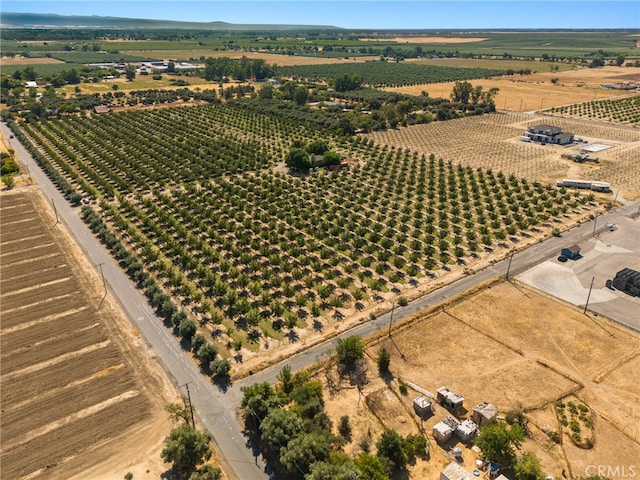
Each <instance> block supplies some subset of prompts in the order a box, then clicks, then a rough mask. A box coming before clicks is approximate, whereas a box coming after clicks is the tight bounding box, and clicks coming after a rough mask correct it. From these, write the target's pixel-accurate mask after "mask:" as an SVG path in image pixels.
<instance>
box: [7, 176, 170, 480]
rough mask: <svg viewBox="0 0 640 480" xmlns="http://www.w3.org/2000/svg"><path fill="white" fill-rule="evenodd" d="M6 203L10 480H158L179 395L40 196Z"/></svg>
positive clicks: (17, 193) (12, 197) (23, 194)
mask: <svg viewBox="0 0 640 480" xmlns="http://www.w3.org/2000/svg"><path fill="white" fill-rule="evenodd" d="M1 203H2V207H1V213H2V216H1V224H0V227H1V233H0V247H1V250H0V259H1V261H2V263H1V264H0V275H1V278H2V280H1V282H2V284H1V288H2V304H1V305H0V314H1V315H2V325H1V330H0V333H1V335H0V342H1V345H0V346H1V350H0V351H1V358H0V360H1V363H0V365H1V367H0V379H1V381H2V389H1V391H0V401H1V403H2V417H1V419H0V428H1V430H2V448H1V450H0V459H1V461H2V477H3V478H29V479H31V478H34V479H37V478H48V479H49V478H51V479H63V478H64V479H68V478H114V479H116V478H118V479H120V478H123V476H124V475H125V473H127V472H128V471H132V472H135V478H148V479H151V478H159V476H160V475H161V474H162V472H163V471H165V470H166V467H165V466H164V465H163V464H162V461H161V459H160V449H161V447H162V442H163V441H164V438H165V437H166V435H167V434H168V432H169V430H170V428H171V425H170V422H169V419H168V418H167V415H166V413H165V412H164V409H163V407H164V405H165V404H166V403H168V402H169V401H174V400H175V398H176V392H175V391H174V389H173V388H172V386H171V384H170V382H169V380H168V379H167V378H166V376H165V374H164V372H163V371H162V370H161V368H160V366H159V365H158V364H157V363H155V361H154V360H152V359H151V357H150V355H149V352H148V351H147V348H146V347H145V345H144V344H142V342H141V341H140V339H138V338H137V337H136V336H135V335H133V332H132V329H131V327H130V326H129V324H128V323H127V322H126V321H125V320H124V318H123V317H122V314H121V313H120V312H119V311H118V309H117V307H115V305H114V304H112V301H111V299H107V300H106V301H105V302H104V304H103V305H102V307H101V308H100V309H98V306H99V304H100V300H101V298H100V295H99V294H98V293H97V292H98V291H99V290H100V289H98V288H94V287H96V286H98V285H99V284H100V280H99V279H98V278H97V275H96V272H95V269H93V268H91V267H90V266H89V265H87V264H86V261H85V260H84V258H83V257H82V255H81V252H79V251H78V249H77V246H75V244H74V243H72V241H71V240H70V239H69V237H68V234H67V233H66V232H65V231H64V229H63V227H62V225H60V224H57V225H55V218H53V215H52V213H51V212H50V208H49V206H48V204H47V203H46V201H45V200H44V198H42V196H41V194H40V193H39V191H37V190H33V189H29V188H26V189H19V190H14V191H10V192H3V194H2V202H1ZM21 239H22V240H21ZM80 279H82V281H81V280H80ZM87 472H90V473H87Z"/></svg>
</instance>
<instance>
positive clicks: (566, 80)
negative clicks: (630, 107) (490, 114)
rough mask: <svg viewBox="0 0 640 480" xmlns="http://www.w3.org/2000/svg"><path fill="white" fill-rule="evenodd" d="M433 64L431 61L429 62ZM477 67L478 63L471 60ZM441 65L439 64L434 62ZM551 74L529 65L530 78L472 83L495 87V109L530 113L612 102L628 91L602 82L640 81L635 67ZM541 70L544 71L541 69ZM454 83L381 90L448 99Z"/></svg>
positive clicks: (490, 64)
mask: <svg viewBox="0 0 640 480" xmlns="http://www.w3.org/2000/svg"><path fill="white" fill-rule="evenodd" d="M443 61H446V62H447V63H445V65H450V66H455V65H456V64H458V65H460V64H463V62H464V60H462V59H460V60H458V61H452V60H443ZM431 62H433V61H430V63H431ZM473 62H474V63H473V64H474V65H477V62H478V61H477V60H475V61H473ZM482 62H483V63H485V62H486V64H487V67H486V68H500V67H499V65H502V61H500V60H486V61H485V60H482ZM436 64H438V65H439V64H440V63H436ZM557 65H559V68H560V70H559V71H557V72H551V71H549V70H548V69H550V68H551V65H547V64H546V63H543V62H531V66H530V67H529V68H530V69H531V70H532V71H536V70H537V73H532V74H530V75H518V74H516V75H512V76H505V77H498V78H482V79H477V80H471V83H472V84H473V85H474V86H482V87H483V89H484V90H485V91H488V90H489V89H491V88H498V89H499V92H498V94H497V95H496V98H495V103H496V108H497V109H498V110H509V111H515V112H530V111H539V110H544V109H548V108H550V107H558V106H562V105H570V104H573V103H582V102H590V101H593V100H603V99H615V98H618V97H626V96H629V91H628V90H613V89H606V88H604V87H602V84H604V83H620V82H623V81H624V82H633V81H636V82H638V81H640V68H638V67H611V66H606V67H600V68H584V67H577V66H575V65H574V66H572V68H571V69H567V70H564V69H563V64H557ZM543 69H544V70H543ZM453 86H454V82H444V83H436V84H431V85H408V86H403V87H393V88H391V87H386V88H384V90H387V91H392V92H398V93H407V94H410V95H420V94H421V92H422V91H426V92H427V93H428V94H429V96H430V97H433V98H447V97H448V96H449V94H450V93H451V90H452V89H453Z"/></svg>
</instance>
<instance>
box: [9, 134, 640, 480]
mask: <svg viewBox="0 0 640 480" xmlns="http://www.w3.org/2000/svg"><path fill="white" fill-rule="evenodd" d="M0 129H1V130H2V132H3V133H4V134H5V136H6V137H7V138H9V135H10V131H9V129H8V128H7V126H6V124H4V123H3V124H0ZM11 146H12V148H13V149H14V150H15V151H16V154H17V155H18V157H19V158H20V160H21V161H22V163H23V164H25V165H27V166H28V167H29V172H30V174H31V176H32V177H33V179H34V180H35V182H36V183H37V184H38V185H39V188H40V189H41V190H42V192H43V193H44V195H45V197H47V198H48V199H50V200H51V201H52V202H53V203H54V204H55V207H56V211H57V214H58V217H59V218H60V220H61V221H62V222H63V223H64V224H65V226H66V227H67V228H68V229H69V230H70V232H71V234H72V235H73V237H74V238H75V240H76V241H77V243H78V244H79V246H80V247H81V248H82V250H83V251H84V253H85V254H86V255H87V257H88V259H89V261H91V262H92V263H93V264H94V265H98V264H102V269H103V273H104V277H105V280H106V281H107V283H108V285H109V291H110V293H111V294H112V295H113V296H114V297H115V298H117V300H118V301H119V303H120V304H121V306H122V308H123V310H124V312H125V313H126V314H127V316H128V318H129V320H130V321H131V323H132V324H133V325H134V326H135V327H136V328H138V330H139V331H140V332H141V334H142V336H143V338H144V339H145V340H146V342H147V343H148V344H149V345H150V347H151V348H152V349H153V351H154V352H155V354H156V355H157V357H158V359H159V360H160V362H161V363H162V365H163V366H164V368H165V369H166V371H167V372H168V373H169V374H170V375H171V376H172V378H173V380H174V381H175V384H176V385H177V386H181V385H184V384H186V383H187V382H190V383H189V389H190V395H191V400H192V403H193V405H194V407H195V410H196V412H197V414H198V417H199V419H200V420H201V422H202V424H203V425H204V427H205V428H206V429H207V430H208V431H209V432H210V433H211V434H212V436H213V437H214V439H215V441H216V443H217V445H218V447H219V449H220V452H221V453H222V455H223V456H224V458H225V460H226V462H227V463H228V464H229V466H230V467H231V468H232V470H233V472H234V473H235V475H236V477H237V478H239V479H241V480H253V479H256V480H258V479H265V478H268V475H267V474H266V473H264V464H263V463H262V461H261V459H260V458H257V457H255V456H254V455H253V453H252V451H251V450H250V449H249V448H247V446H246V438H245V437H244V436H243V434H242V428H241V426H240V425H239V423H238V421H237V419H236V415H235V410H236V408H237V406H238V404H239V402H240V399H241V395H242V394H241V391H240V388H241V387H242V386H244V385H247V384H252V383H255V382H262V381H267V382H270V383H272V382H275V381H276V377H277V374H278V372H279V371H280V369H281V367H282V366H281V365H274V366H272V367H270V368H267V369H265V370H263V371H261V372H257V373H256V374H254V375H252V376H251V377H249V378H247V379H244V380H242V381H239V382H236V383H235V384H234V385H233V386H231V387H230V388H229V389H228V390H227V391H226V393H225V392H221V391H220V390H219V389H218V388H217V387H216V386H214V385H213V384H212V383H211V381H210V380H209V379H208V378H207V377H205V376H203V375H202V374H201V373H200V371H199V369H198V367H197V366H196V365H195V363H194V362H193V361H192V360H191V358H190V357H189V355H188V354H187V353H186V352H184V351H183V350H182V349H181V348H180V346H179V343H178V340H177V339H176V338H175V337H174V336H173V335H172V334H171V333H170V332H169V331H168V330H167V328H166V327H165V326H164V324H163V322H162V320H161V319H159V318H158V317H156V315H155V314H154V312H153V310H152V309H151V308H149V306H148V304H147V301H146V298H145V297H144V296H143V295H142V293H141V292H139V291H138V290H137V289H136V288H135V286H134V285H133V283H132V282H131V281H130V280H129V278H128V277H127V276H126V275H125V274H124V272H123V271H122V270H121V269H120V267H119V265H118V264H117V262H116V261H115V260H114V259H113V258H112V257H111V256H110V255H109V253H108V252H107V251H106V250H105V248H104V247H103V246H102V245H101V244H100V243H99V242H98V241H97V240H96V238H95V237H94V236H93V234H92V233H91V231H90V230H89V229H88V228H87V227H86V225H85V224H84V223H83V222H82V220H81V219H80V217H79V208H73V207H71V206H70V205H69V204H68V203H67V202H66V201H65V199H64V197H63V196H62V195H61V194H60V193H59V192H58V190H57V189H56V188H55V187H54V185H53V184H52V183H51V181H50V180H49V178H48V177H47V176H46V175H45V174H44V172H43V171H42V170H41V169H40V168H39V167H38V166H37V164H36V163H35V162H34V160H33V159H32V158H31V156H30V155H29V154H28V153H27V152H26V151H25V149H24V148H23V147H22V145H21V144H20V143H19V142H18V141H17V140H16V139H12V140H11ZM638 205H639V203H638V202H637V203H635V204H631V205H628V206H626V207H624V208H623V209H619V210H616V211H612V212H608V213H605V214H603V215H600V216H599V217H598V225H599V226H601V228H604V227H605V225H606V224H607V223H615V217H616V216H618V215H629V214H631V213H635V212H636V211H637V210H638ZM593 229H594V228H593V221H591V222H586V223H584V224H582V225H580V226H578V227H575V228H573V229H571V230H570V231H568V232H565V233H564V234H563V236H562V238H551V239H549V240H547V241H545V242H542V243H539V244H537V245H534V246H532V247H531V248H529V249H527V250H525V251H523V252H521V253H519V254H516V255H515V256H514V257H513V260H512V264H511V270H510V274H511V275H515V274H516V273H518V272H520V271H523V270H525V269H526V268H528V267H530V266H532V265H535V264H537V263H539V262H541V261H544V260H547V259H549V258H552V257H555V256H557V254H558V252H559V251H560V249H561V248H562V247H563V246H566V245H568V244H572V243H580V241H581V240H583V239H584V238H587V237H589V236H590V235H592V234H593ZM507 266H508V260H504V261H501V262H498V263H496V264H494V265H492V266H490V267H488V268H486V269H484V270H481V271H480V272H477V273H475V274H473V275H469V276H467V277H465V278H463V279H461V280H459V281H457V282H455V283H453V284H451V285H448V286H444V287H442V288H440V289H438V290H436V291H434V292H432V293H430V294H428V295H426V296H424V297H423V298H421V299H419V300H416V301H414V302H412V303H411V304H409V305H407V306H405V307H397V308H396V309H395V311H394V323H395V321H400V320H402V319H403V318H406V317H409V316H411V315H413V314H414V313H416V312H418V311H420V310H422V309H423V308H425V307H427V306H431V305H434V304H437V303H440V302H442V301H445V300H448V299H450V298H452V297H454V296H456V295H458V294H461V293H463V292H465V291H467V290H469V289H470V288H473V287H475V286H477V285H479V284H481V283H483V282H485V281H487V280H490V279H491V278H494V277H496V276H501V275H504V274H505V273H506V271H507ZM389 320H390V314H389V313H387V314H385V315H381V316H380V317H379V318H377V319H376V320H373V321H369V322H365V323H362V324H360V325H358V326H356V327H354V328H353V329H351V330H349V331H348V332H344V333H342V334H341V335H340V336H339V337H335V338H333V339H331V340H329V341H327V342H325V343H323V344H320V345H317V346H315V347H312V348H310V349H308V350H306V351H304V352H302V353H300V354H297V355H294V356H293V357H291V358H290V359H288V360H287V363H288V364H289V365H291V368H292V370H294V371H297V370H299V369H301V368H304V367H306V366H308V365H310V364H312V363H313V362H315V361H317V360H319V359H321V358H322V357H323V356H324V355H325V353H326V351H327V350H328V349H331V348H335V344H336V342H337V339H338V338H341V337H345V336H348V335H361V336H363V337H364V336H367V335H370V334H372V333H375V332H376V331H378V330H381V329H384V328H388V325H389Z"/></svg>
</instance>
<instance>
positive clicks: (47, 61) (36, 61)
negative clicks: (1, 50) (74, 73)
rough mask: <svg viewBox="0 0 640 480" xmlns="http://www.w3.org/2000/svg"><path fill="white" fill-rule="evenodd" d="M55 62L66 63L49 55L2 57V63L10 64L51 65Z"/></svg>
mask: <svg viewBox="0 0 640 480" xmlns="http://www.w3.org/2000/svg"><path fill="white" fill-rule="evenodd" d="M54 63H64V62H63V61H62V60H58V59H57V58H47V57H33V58H32V57H2V64H3V65H6V66H9V65H51V64H54Z"/></svg>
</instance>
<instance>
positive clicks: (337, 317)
mask: <svg viewBox="0 0 640 480" xmlns="http://www.w3.org/2000/svg"><path fill="white" fill-rule="evenodd" d="M331 318H333V319H334V320H343V319H344V314H343V313H342V312H341V311H340V310H335V311H334V312H333V315H331Z"/></svg>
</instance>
